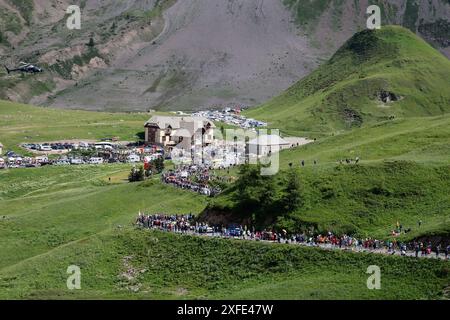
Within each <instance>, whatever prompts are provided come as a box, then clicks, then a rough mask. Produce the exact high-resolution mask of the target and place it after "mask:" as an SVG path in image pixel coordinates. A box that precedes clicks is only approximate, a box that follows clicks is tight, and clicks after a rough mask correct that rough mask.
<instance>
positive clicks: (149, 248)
mask: <svg viewBox="0 0 450 320" xmlns="http://www.w3.org/2000/svg"><path fill="white" fill-rule="evenodd" d="M71 264H75V265H78V266H80V267H81V272H82V274H81V290H75V291H69V290H67V288H66V279H67V277H68V275H67V274H66V269H67V266H68V265H71ZM369 265H378V266H380V268H381V270H382V278H381V281H382V282H381V283H382V289H381V290H368V289H367V287H366V281H367V278H368V275H367V274H366V270H367V267H368V266H369ZM448 281H449V270H448V263H447V262H443V261H436V260H429V259H425V260H414V259H411V258H408V259H403V258H399V257H386V256H380V255H369V254H352V253H343V252H327V251H322V250H318V249H313V248H300V247H295V246H287V245H276V244H275V245H271V244H261V243H249V242H240V241H232V240H217V239H202V238H195V237H190V236H178V235H173V234H165V233H159V232H148V231H138V230H131V229H130V228H121V229H118V228H114V229H110V230H109V231H107V232H104V233H100V234H96V235H93V236H91V237H87V238H85V239H82V240H79V241H75V242H73V243H70V244H68V245H66V246H64V247H58V248H55V249H54V250H52V251H50V252H47V253H45V254H42V255H40V256H35V257H33V258H31V259H28V260H26V261H22V262H20V263H18V264H16V265H13V266H10V267H6V268H2V269H0V287H1V288H2V290H0V297H1V298H28V299H49V298H50V299H61V298H69V299H80V298H92V299H98V298H102V299H108V298H128V299H188V298H191V299H192V298H201V299H205V298H210V299H211V298H212V299H223V298H238V299H252V298H265V299H267V298H270V299H436V298H438V299H439V298H441V297H442V292H443V289H444V288H445V286H446V285H448Z"/></svg>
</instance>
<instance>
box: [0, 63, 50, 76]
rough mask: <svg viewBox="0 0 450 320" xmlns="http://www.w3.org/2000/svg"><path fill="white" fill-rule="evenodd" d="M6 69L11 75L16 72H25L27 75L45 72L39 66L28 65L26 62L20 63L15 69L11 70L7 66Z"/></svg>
mask: <svg viewBox="0 0 450 320" xmlns="http://www.w3.org/2000/svg"><path fill="white" fill-rule="evenodd" d="M4 67H5V69H6V72H8V74H9V73H11V72H14V71H20V72H25V73H39V72H44V70H43V69H42V68H40V67H38V66H35V65H33V64H31V63H26V62H20V65H19V67H17V68H15V69H9V68H8V67H7V66H6V65H5V66H4Z"/></svg>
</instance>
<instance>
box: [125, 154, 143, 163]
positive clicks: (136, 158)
mask: <svg viewBox="0 0 450 320" xmlns="http://www.w3.org/2000/svg"><path fill="white" fill-rule="evenodd" d="M127 161H128V162H130V163H136V162H139V161H141V157H139V156H138V155H136V154H130V155H129V156H128V157H127Z"/></svg>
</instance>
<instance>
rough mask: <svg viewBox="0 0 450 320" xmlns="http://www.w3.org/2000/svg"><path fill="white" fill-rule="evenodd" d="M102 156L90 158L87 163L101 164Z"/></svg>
mask: <svg viewBox="0 0 450 320" xmlns="http://www.w3.org/2000/svg"><path fill="white" fill-rule="evenodd" d="M102 163H103V158H90V159H89V164H102Z"/></svg>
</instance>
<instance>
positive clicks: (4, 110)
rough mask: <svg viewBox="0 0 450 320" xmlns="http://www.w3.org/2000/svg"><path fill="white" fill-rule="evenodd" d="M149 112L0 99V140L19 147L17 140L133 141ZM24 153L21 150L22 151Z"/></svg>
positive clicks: (141, 131)
mask: <svg viewBox="0 0 450 320" xmlns="http://www.w3.org/2000/svg"><path fill="white" fill-rule="evenodd" d="M150 116H151V115H150V114H148V113H107V112H89V111H77V110H58V109H53V108H43V107H35V106H31V105H25V104H19V103H14V102H7V101H2V100H0V142H2V143H3V145H4V146H5V149H8V150H9V149H12V150H19V147H18V145H19V144H20V143H26V142H28V143H33V142H47V141H56V140H62V139H93V140H95V139H101V138H105V137H109V138H110V137H113V136H117V137H119V139H120V140H124V141H135V140H136V139H138V137H137V135H142V134H143V131H144V123H145V121H147V120H148V118H149V117H150ZM21 152H23V150H21Z"/></svg>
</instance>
